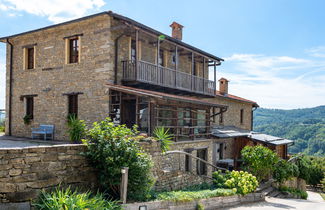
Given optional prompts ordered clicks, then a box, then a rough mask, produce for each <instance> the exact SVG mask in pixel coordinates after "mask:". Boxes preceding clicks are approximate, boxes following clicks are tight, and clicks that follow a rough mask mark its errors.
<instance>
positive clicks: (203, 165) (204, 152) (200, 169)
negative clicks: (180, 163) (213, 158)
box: [196, 149, 208, 175]
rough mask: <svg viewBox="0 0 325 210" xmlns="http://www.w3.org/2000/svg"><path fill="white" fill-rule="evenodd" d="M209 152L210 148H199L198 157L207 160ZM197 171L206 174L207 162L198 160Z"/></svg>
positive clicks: (199, 173)
mask: <svg viewBox="0 0 325 210" xmlns="http://www.w3.org/2000/svg"><path fill="white" fill-rule="evenodd" d="M207 154H208V150H207V149H198V150H197V157H198V158H201V159H203V160H205V161H206V160H207ZM196 172H197V174H198V175H206V174H207V165H206V163H204V162H202V161H200V160H196Z"/></svg>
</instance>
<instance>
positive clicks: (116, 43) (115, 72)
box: [114, 34, 125, 85]
mask: <svg viewBox="0 0 325 210" xmlns="http://www.w3.org/2000/svg"><path fill="white" fill-rule="evenodd" d="M124 35H125V34H122V35H120V36H118V37H117V38H116V39H115V66H114V74H115V75H114V85H116V84H117V71H118V50H119V49H118V44H119V40H120V38H122V37H123V36H124Z"/></svg>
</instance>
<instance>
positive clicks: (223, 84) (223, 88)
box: [219, 77, 229, 95]
mask: <svg viewBox="0 0 325 210" xmlns="http://www.w3.org/2000/svg"><path fill="white" fill-rule="evenodd" d="M228 82H229V81H228V80H227V79H226V78H223V77H221V78H220V79H219V92H220V94H222V95H227V94H228Z"/></svg>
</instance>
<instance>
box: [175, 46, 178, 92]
mask: <svg viewBox="0 0 325 210" xmlns="http://www.w3.org/2000/svg"><path fill="white" fill-rule="evenodd" d="M177 72H178V47H177V45H175V87H177Z"/></svg>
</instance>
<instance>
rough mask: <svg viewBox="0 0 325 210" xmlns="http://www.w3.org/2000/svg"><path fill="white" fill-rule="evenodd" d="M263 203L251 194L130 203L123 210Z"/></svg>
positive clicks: (262, 198) (189, 209) (190, 209)
mask: <svg viewBox="0 0 325 210" xmlns="http://www.w3.org/2000/svg"><path fill="white" fill-rule="evenodd" d="M260 201H265V196H264V195H263V194H262V193H251V194H247V195H244V196H241V195H233V196H225V197H214V198H208V199H201V200H194V201H189V202H174V201H151V202H145V203H130V204H125V205H123V208H124V209H125V210H134V209H139V208H140V206H147V209H148V210H153V209H155V210H167V209H186V210H196V209H198V204H201V205H203V207H204V209H206V210H214V209H224V208H227V207H231V206H236V205H240V204H244V203H251V202H260Z"/></svg>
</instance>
